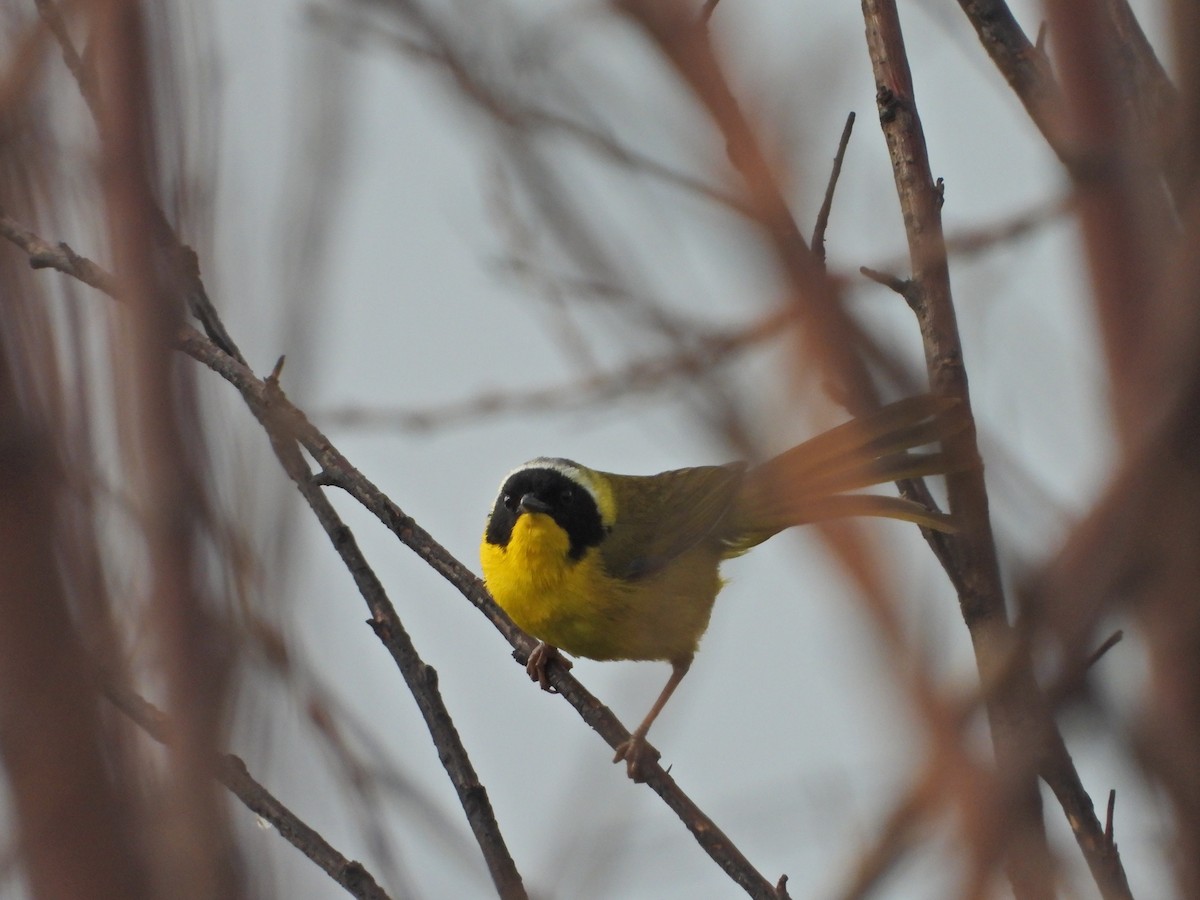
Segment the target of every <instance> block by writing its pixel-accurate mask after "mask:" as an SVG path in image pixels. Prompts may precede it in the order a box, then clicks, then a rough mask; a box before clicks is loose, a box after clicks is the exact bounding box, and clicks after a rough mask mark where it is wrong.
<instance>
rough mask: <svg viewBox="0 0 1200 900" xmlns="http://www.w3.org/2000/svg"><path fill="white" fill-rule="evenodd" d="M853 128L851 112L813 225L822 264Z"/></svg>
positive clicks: (814, 238)
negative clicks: (826, 232)
mask: <svg viewBox="0 0 1200 900" xmlns="http://www.w3.org/2000/svg"><path fill="white" fill-rule="evenodd" d="M853 130H854V113H853V112H851V113H850V114H849V115H847V116H846V124H845V125H844V126H843V127H842V137H841V139H840V140H839V141H838V148H837V153H836V154H834V157H833V170H832V171H831V172H830V173H829V183H828V184H827V185H825V199H824V200H822V201H821V209H820V211H819V212H818V213H817V223H816V225H814V226H813V237H812V250H813V253H814V254H816V257H817V259H819V260H820V261H821V264H822V265H824V264H825V229H826V228H827V227H829V213H830V211H831V210H832V209H833V192H834V190H835V189H836V188H837V182H838V177H839V176H840V175H841V174H842V162H843V161H844V160H845V158H846V147H847V146H848V145H849V144H850V133H851V132H852V131H853Z"/></svg>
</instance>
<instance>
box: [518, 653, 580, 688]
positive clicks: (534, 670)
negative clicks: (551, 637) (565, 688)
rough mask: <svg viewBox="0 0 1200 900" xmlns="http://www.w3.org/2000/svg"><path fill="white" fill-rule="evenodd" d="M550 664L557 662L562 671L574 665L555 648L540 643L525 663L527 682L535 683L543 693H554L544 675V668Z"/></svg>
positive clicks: (547, 678) (546, 676) (547, 677)
mask: <svg viewBox="0 0 1200 900" xmlns="http://www.w3.org/2000/svg"><path fill="white" fill-rule="evenodd" d="M551 662H557V663H558V664H559V665H561V666H562V667H563V668H564V669H570V668H571V666H573V665H574V663H572V662H571V661H570V660H569V659H567V658H566V657H565V656H563V655H562V654H561V653H560V652H559V651H558V648H557V647H554V646H552V645H550V644H547V643H546V642H545V641H540V642H538V645H537V646H536V647H534V648H533V651H532V652H531V653H530V654H529V659H528V661H526V663H525V672H526V673H527V674H528V675H529V680H530V681H536V682H537V683H538V684H539V685H540V686H541V688H542V690H543V691H547V692H549V693H554V686H553V685H552V684H550V678H549V676H548V675H547V674H546V666H548V665H549V664H550V663H551Z"/></svg>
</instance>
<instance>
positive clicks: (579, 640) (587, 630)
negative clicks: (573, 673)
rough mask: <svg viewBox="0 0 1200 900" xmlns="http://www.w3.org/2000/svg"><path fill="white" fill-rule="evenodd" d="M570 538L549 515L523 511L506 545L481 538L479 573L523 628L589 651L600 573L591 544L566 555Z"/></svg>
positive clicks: (553, 641) (600, 588)
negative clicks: (572, 556) (573, 555)
mask: <svg viewBox="0 0 1200 900" xmlns="http://www.w3.org/2000/svg"><path fill="white" fill-rule="evenodd" d="M570 543H571V542H570V539H569V538H568V537H567V533H566V532H565V531H563V529H562V528H561V527H559V525H558V524H557V523H556V522H555V521H554V520H553V519H552V518H550V517H549V516H547V515H542V514H541V513H526V514H524V515H522V516H520V517H519V518H518V519H517V521H516V523H515V524H514V525H513V530H512V536H511V537H510V538H509V541H508V544H507V546H504V547H500V546H497V545H495V544H489V543H488V542H487V541H486V540H485V541H484V542H483V544H482V547H481V550H480V561H481V562H482V564H483V577H484V581H485V582H486V583H487V586H488V590H489V591H491V594H492V596H493V597H494V598H495V599H496V602H497V603H499V604H500V606H501V607H502V608H503V609H504V611H505V612H506V613H508V614H509V616H511V617H512V620H513V621H514V622H516V623H517V624H518V625H519V626H520V627H521V628H522V629H523V630H524V631H527V632H528V633H529V634H531V635H533V636H534V637H536V638H538V639H539V640H543V641H546V642H547V643H550V644H553V645H555V646H556V647H561V648H562V649H563V650H566V651H567V652H568V653H574V654H576V655H580V656H592V655H593V652H589V651H595V650H596V649H597V648H596V647H594V646H593V645H594V644H595V640H594V633H595V632H596V631H597V627H598V624H599V623H597V622H596V621H595V618H596V602H597V595H598V594H602V593H603V592H604V587H603V586H604V575H603V572H602V571H601V569H600V561H599V558H598V557H597V555H596V553H595V552H594V550H593V551H590V552H588V553H587V554H586V555H585V556H584V557H583V559H580V560H578V561H576V560H572V559H570V557H569V555H568V551H569V550H570ZM602 658H603V657H602Z"/></svg>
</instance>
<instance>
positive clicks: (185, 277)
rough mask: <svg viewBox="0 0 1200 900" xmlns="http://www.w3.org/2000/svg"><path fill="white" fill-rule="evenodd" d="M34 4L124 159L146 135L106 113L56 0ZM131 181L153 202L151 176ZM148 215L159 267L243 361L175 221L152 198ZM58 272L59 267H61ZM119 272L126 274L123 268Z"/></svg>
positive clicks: (105, 138)
mask: <svg viewBox="0 0 1200 900" xmlns="http://www.w3.org/2000/svg"><path fill="white" fill-rule="evenodd" d="M34 2H35V3H36V4H37V8H38V14H39V15H40V16H41V18H42V20H43V21H44V22H45V23H46V26H47V27H48V28H49V29H50V32H51V33H52V34H53V35H54V39H55V40H56V41H57V42H58V44H59V47H60V49H61V51H62V56H63V60H64V62H65V64H66V66H67V69H68V70H69V71H70V73H71V75H72V77H73V78H74V79H75V83H76V85H77V86H78V87H79V92H80V94H81V95H82V96H83V98H84V101H85V102H86V103H87V107H88V110H89V112H90V113H91V115H92V119H93V121H94V122H95V125H96V131H97V133H98V134H99V136H100V142H101V145H102V147H103V148H104V149H105V152H106V153H107V154H109V156H110V157H112V158H115V159H121V158H122V153H121V152H120V150H119V149H118V150H117V151H116V152H114V151H113V149H112V148H113V145H114V143H115V142H118V143H123V144H124V145H125V149H128V144H129V142H131V141H133V142H140V141H141V140H142V139H143V138H144V135H142V134H141V133H140V132H138V133H128V134H127V133H125V128H124V125H125V124H128V123H122V124H115V122H116V120H115V119H114V115H113V114H114V112H120V111H121V110H120V109H119V108H118V109H117V110H113V109H109V108H106V106H105V104H103V103H102V102H101V93H102V92H101V91H100V89H99V86H98V85H97V78H96V74H95V72H94V71H93V70H92V69H91V68H90V67H89V64H88V61H87V60H85V59H84V58H83V57H82V56H81V55H80V53H79V51H78V50H77V49H76V48H75V45H74V43H73V42H72V40H71V35H70V32H69V31H68V30H67V24H66V22H65V21H64V19H63V17H62V13H61V11H60V9H59V6H58V4H56V3H55V2H54V0H34ZM117 9H119V10H120V12H121V14H122V15H123V16H125V17H126V18H124V19H122V22H126V21H127V19H128V17H134V18H136V17H137V12H136V10H135V9H134V8H129V9H121V8H120V7H118V8H117ZM114 15H116V14H115V13H113V12H112V11H109V12H108V13H106V14H105V13H102V14H101V15H100V17H99V19H98V21H99V22H100V23H102V24H105V25H106V24H107V23H108V20H109V19H110V18H112V17H113V16H114ZM126 30H127V29H126ZM116 31H117V34H118V36H119V37H121V38H122V40H124V39H125V38H129V39H130V41H131V43H137V41H139V40H140V39H141V37H142V35H141V34H140V32H139V33H138V34H137V35H136V37H134V36H133V35H122V34H121V28H120V27H118V28H117V29H116ZM93 49H94V47H93ZM126 57H128V54H125V55H124V56H121V55H120V54H118V60H117V62H118V63H119V64H121V65H124V64H125V63H126V62H127V59H126ZM139 90H140V88H139ZM119 99H120V100H121V101H122V102H124V101H127V100H129V99H131V98H125V97H122V98H119ZM149 108H150V104H149V103H147V105H146V108H145V109H143V110H140V111H139V112H140V113H148V111H149ZM147 149H149V148H147ZM131 178H132V179H134V180H135V181H136V182H137V184H136V185H134V186H135V187H136V189H137V191H138V193H140V194H143V195H145V196H146V197H147V198H151V194H152V193H153V192H152V191H151V189H150V185H149V183H148V182H147V180H146V172H145V171H138V172H132V173H131ZM146 216H147V221H146V222H145V223H144V225H145V228H144V232H145V234H144V235H143V237H144V238H146V239H148V241H149V246H150V247H152V248H153V252H154V253H156V254H158V255H159V258H158V259H157V260H156V263H158V264H159V265H162V266H164V267H165V268H166V269H167V270H168V272H169V277H170V278H171V279H173V280H175V281H176V282H177V287H178V290H179V293H180V295H181V296H182V298H183V300H184V302H185V304H186V307H185V308H186V309H187V310H188V311H189V312H190V313H191V314H192V315H193V316H195V318H196V320H197V321H199V322H200V324H201V325H202V327H203V328H204V331H205V333H206V334H207V335H208V336H209V338H211V339H212V340H213V341H214V342H215V343H216V344H217V346H218V347H220V348H221V349H222V350H224V351H225V352H226V353H228V354H230V355H231V356H234V357H236V358H238V359H241V358H242V355H241V351H240V350H239V349H238V347H237V345H236V344H235V343H234V342H233V338H231V337H230V336H229V332H228V331H226V330H225V326H224V324H223V323H222V322H221V319H220V317H219V316H218V315H217V311H216V309H215V308H214V307H213V305H212V300H211V299H210V298H209V296H208V291H207V290H206V289H205V287H204V282H203V280H202V279H201V276H200V263H199V259H198V258H197V256H196V254H195V252H194V251H193V250H192V249H191V248H190V247H188V246H187V245H186V244H184V243H183V241H181V240H180V238H179V235H178V233H176V231H175V228H174V227H173V226H172V225H171V222H170V220H169V219H168V218H167V217H166V215H165V214H164V213H163V211H162V208H161V207H160V206H159V205H158V203H157V201H156V200H154V199H152V198H151V199H150V202H149V204H148V209H147V210H146ZM62 246H63V248H64V249H65V248H66V245H62ZM148 252H149V251H148ZM54 267H55V268H57V266H54ZM118 272H119V273H120V268H119V267H118ZM121 275H122V277H126V276H125V275H124V273H121ZM160 277H167V273H166V272H164V273H162V274H161V276H160ZM105 293H108V291H105Z"/></svg>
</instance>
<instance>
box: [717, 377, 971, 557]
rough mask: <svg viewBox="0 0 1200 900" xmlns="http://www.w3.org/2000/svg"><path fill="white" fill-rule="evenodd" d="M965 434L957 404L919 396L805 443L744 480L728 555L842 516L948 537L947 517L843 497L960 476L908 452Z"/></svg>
mask: <svg viewBox="0 0 1200 900" xmlns="http://www.w3.org/2000/svg"><path fill="white" fill-rule="evenodd" d="M966 427H967V420H966V416H965V415H963V414H962V412H961V404H960V403H959V401H957V400H954V399H948V398H944V397H934V396H932V395H924V396H921V397H910V398H908V399H905V400H899V401H897V402H895V403H892V404H889V405H888V406H885V407H883V408H882V409H880V410H878V411H877V412H874V413H871V414H870V415H866V416H863V417H862V418H858V419H853V420H851V421H849V422H846V423H845V424H844V425H839V426H837V427H836V428H832V429H830V430H829V431H826V432H824V433H823V434H819V435H817V436H816V437H814V438H812V439H810V440H808V441H805V442H804V443H803V444H800V445H798V446H796V447H793V448H792V449H791V450H787V451H785V452H783V453H781V454H780V455H779V456H776V457H775V458H774V459H770V460H768V461H767V462H765V463H763V464H762V465H760V466H758V467H756V468H754V469H752V470H751V471H750V472H748V473H747V475H746V481H745V483H744V485H743V488H742V492H741V497H740V500H739V510H738V514H737V519H736V522H737V525H738V527H737V529H735V531H736V534H735V536H734V537H733V538H732V539H731V540H730V541H729V543H730V546H731V548H732V552H733V553H740V552H742V551H744V550H748V549H749V548H750V547H753V546H754V545H755V544H758V543H761V542H762V541H764V540H766V539H767V538H768V537H770V536H771V535H773V534H775V533H777V532H779V531H782V530H783V529H784V528H789V527H791V526H793V525H802V524H805V523H807V522H816V521H821V520H824V519H832V518H842V517H845V516H882V517H884V518H890V519H902V520H904V521H908V522H916V523H917V524H918V525H923V526H924V527H926V528H932V529H934V530H936V531H945V532H953V531H954V530H955V526H954V524H953V522H952V521H951V520H950V516H948V515H947V514H945V513H941V512H935V511H933V510H930V509H927V508H925V507H924V506H922V505H921V504H919V503H916V502H914V501H912V500H907V499H905V498H903V497H885V496H879V495H875V494H848V493H846V492H847V491H855V490H858V489H859V488H864V487H870V486H871V485H875V484H883V483H886V482H890V481H899V480H902V479H905V478H918V477H921V476H923V475H941V474H945V473H947V472H951V471H955V470H957V469H961V468H962V463H961V462H960V461H956V460H954V459H952V458H951V457H950V455H949V454H948V453H946V451H945V450H941V449H939V450H933V451H925V452H910V451H912V450H913V448H915V447H922V446H924V445H926V444H932V443H935V442H938V441H944V440H945V439H946V438H948V437H951V436H952V435H955V434H958V433H959V432H961V431H962V430H963V429H964V428H966Z"/></svg>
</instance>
